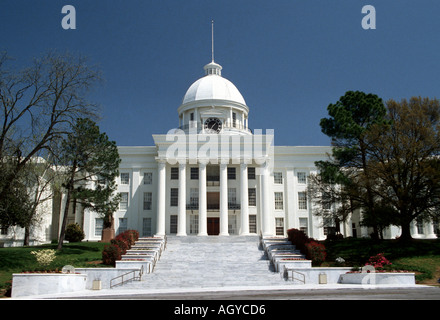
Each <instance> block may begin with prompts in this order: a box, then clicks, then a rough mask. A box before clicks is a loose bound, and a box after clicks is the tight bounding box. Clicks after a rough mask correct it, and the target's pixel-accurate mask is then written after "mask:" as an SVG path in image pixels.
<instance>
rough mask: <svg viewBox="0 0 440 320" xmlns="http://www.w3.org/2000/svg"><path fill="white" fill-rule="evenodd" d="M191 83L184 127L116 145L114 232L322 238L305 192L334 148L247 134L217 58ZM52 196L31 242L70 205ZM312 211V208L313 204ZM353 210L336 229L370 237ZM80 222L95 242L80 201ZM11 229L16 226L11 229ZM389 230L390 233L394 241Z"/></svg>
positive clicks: (416, 230)
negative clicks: (292, 233)
mask: <svg viewBox="0 0 440 320" xmlns="http://www.w3.org/2000/svg"><path fill="white" fill-rule="evenodd" d="M204 70H205V76H203V77H202V78H200V79H198V80H197V81H195V82H194V83H193V84H192V85H191V86H190V87H189V89H188V90H187V92H186V94H185V95H184V97H183V100H182V104H181V105H180V106H179V108H178V109H177V112H178V117H179V118H178V119H179V120H178V121H179V126H178V128H174V129H172V130H169V131H168V132H167V133H164V134H157V135H153V139H154V143H155V145H154V146H132V147H118V150H119V155H120V157H121V160H122V161H121V164H120V168H119V171H120V175H119V178H118V181H117V183H118V190H117V192H119V193H120V194H121V197H122V201H121V203H120V205H119V210H118V211H117V212H115V214H114V227H115V231H116V234H118V233H120V232H123V231H125V230H127V229H135V230H138V231H139V234H140V235H141V236H151V235H164V234H167V235H177V236H216V235H221V236H234V235H238V236H246V235H252V234H260V233H261V234H263V235H286V232H287V230H288V229H290V228H296V229H301V230H303V231H304V232H305V233H306V234H307V235H308V236H309V237H313V238H315V239H318V240H323V239H325V238H326V235H327V233H328V232H329V231H330V229H331V228H334V227H336V226H335V224H334V221H323V219H322V218H321V217H318V216H315V215H314V214H313V212H314V210H313V209H314V205H315V204H313V203H312V201H311V199H310V196H308V195H307V183H308V181H307V180H308V176H309V175H310V174H313V173H316V170H317V169H316V167H315V162H316V161H318V160H326V159H328V155H329V154H331V147H330V146H322V147H317V146H274V145H273V136H274V130H264V131H263V130H262V129H260V130H257V129H255V130H253V131H252V130H251V129H250V126H249V114H250V111H251V110H250V108H249V107H248V106H247V105H246V101H245V99H244V98H243V96H242V95H241V93H240V91H239V90H238V89H237V88H236V87H235V85H234V84H233V83H232V82H231V81H229V80H227V79H226V78H224V77H223V76H222V74H221V72H222V67H221V66H220V65H219V64H217V63H215V62H214V60H213V61H212V62H211V63H209V64H207V65H205V67H204ZM64 200H65V197H64V195H60V194H58V195H56V196H54V198H53V200H51V201H49V202H46V203H45V204H44V206H42V207H41V208H40V211H41V212H42V219H41V222H40V223H39V224H38V226H35V227H34V228H33V229H32V230H31V231H32V232H31V240H32V241H31V243H41V242H50V241H51V240H52V239H56V238H57V236H58V234H59V229H60V225H61V222H62V221H61V220H62V214H63V212H64V207H65V201H64ZM315 209H316V208H315ZM359 221H360V213H359V212H355V213H354V214H353V215H352V216H351V217H349V219H348V220H347V221H346V222H344V223H341V224H340V225H339V226H338V229H339V230H340V231H341V233H342V234H343V235H344V236H345V237H347V236H352V237H368V236H369V230H368V229H367V228H365V227H362V226H361V225H360V223H359ZM70 223H78V224H79V225H80V226H81V227H82V228H83V230H84V233H85V239H84V240H86V241H99V240H101V234H102V229H103V219H102V218H100V217H99V216H97V214H96V213H94V212H91V211H88V210H84V209H82V208H81V207H80V206H79V205H77V207H76V209H75V210H70V213H69V216H68V222H67V224H70ZM12 229H13V230H12ZM399 234H400V229H399V228H397V227H390V228H387V229H386V230H385V231H384V237H386V238H395V237H396V236H398V235H399ZM412 236H413V237H414V238H432V237H436V236H435V234H434V227H433V224H432V223H422V222H413V225H412ZM22 239H23V230H22V229H21V228H19V227H14V228H8V230H3V229H2V234H1V235H0V242H2V243H3V244H4V245H6V246H9V245H20V243H22Z"/></svg>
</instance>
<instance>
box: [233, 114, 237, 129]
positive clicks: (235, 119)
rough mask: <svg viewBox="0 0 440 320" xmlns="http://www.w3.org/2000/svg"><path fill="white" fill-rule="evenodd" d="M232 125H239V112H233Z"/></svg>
mask: <svg viewBox="0 0 440 320" xmlns="http://www.w3.org/2000/svg"><path fill="white" fill-rule="evenodd" d="M232 126H233V127H234V128H235V127H237V114H236V113H235V112H232Z"/></svg>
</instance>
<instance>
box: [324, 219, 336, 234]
mask: <svg viewBox="0 0 440 320" xmlns="http://www.w3.org/2000/svg"><path fill="white" fill-rule="evenodd" d="M334 233H335V227H334V226H333V220H332V219H330V218H324V235H325V236H327V235H332V234H334Z"/></svg>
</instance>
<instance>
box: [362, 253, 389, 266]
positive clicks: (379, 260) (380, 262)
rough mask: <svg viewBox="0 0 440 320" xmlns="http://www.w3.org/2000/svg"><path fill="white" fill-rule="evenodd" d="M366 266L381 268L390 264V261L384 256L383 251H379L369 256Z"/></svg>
mask: <svg viewBox="0 0 440 320" xmlns="http://www.w3.org/2000/svg"><path fill="white" fill-rule="evenodd" d="M365 265H366V266H373V267H374V268H375V269H381V268H383V267H385V266H387V265H391V262H390V261H389V260H388V259H387V258H385V257H384V255H383V253H379V254H377V255H375V256H372V257H370V259H369V260H368V262H367V263H366V264H365Z"/></svg>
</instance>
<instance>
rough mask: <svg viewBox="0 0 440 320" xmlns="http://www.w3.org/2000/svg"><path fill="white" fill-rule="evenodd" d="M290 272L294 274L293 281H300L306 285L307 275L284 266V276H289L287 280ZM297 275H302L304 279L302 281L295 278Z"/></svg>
mask: <svg viewBox="0 0 440 320" xmlns="http://www.w3.org/2000/svg"><path fill="white" fill-rule="evenodd" d="M289 271H291V272H292V281H294V280H298V281H300V282H302V283H303V284H306V275H305V274H304V273H302V272H299V271H296V270H294V269H290V268H287V267H286V266H284V271H283V273H282V275H283V276H284V275H285V274H287V278H289ZM295 273H296V274H298V275H300V276H301V277H302V279H300V278H297V277H295Z"/></svg>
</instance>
